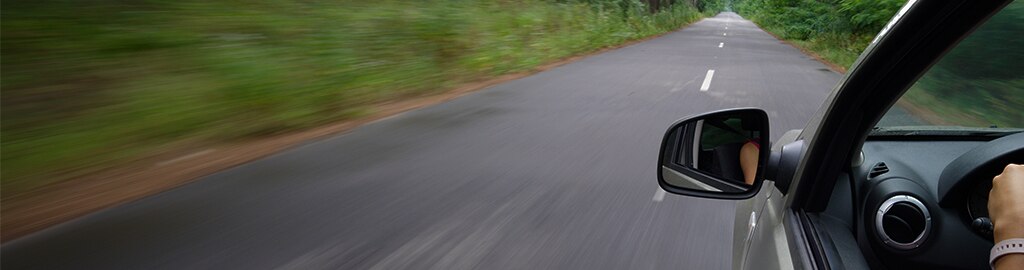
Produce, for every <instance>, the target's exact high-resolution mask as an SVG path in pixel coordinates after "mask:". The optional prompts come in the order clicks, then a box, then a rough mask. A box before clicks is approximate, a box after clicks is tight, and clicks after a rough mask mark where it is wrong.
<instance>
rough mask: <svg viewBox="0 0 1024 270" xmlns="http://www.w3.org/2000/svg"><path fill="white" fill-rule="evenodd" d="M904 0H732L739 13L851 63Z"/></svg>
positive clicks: (833, 60)
mask: <svg viewBox="0 0 1024 270" xmlns="http://www.w3.org/2000/svg"><path fill="white" fill-rule="evenodd" d="M904 3H906V0H824V1H821V0H733V8H734V9H735V10H736V12H737V13H739V14H740V15H741V16H743V17H745V18H747V19H749V20H752V21H754V22H755V23H757V24H758V25H759V26H761V27H762V28H764V29H765V30H767V31H768V32H771V33H772V34H775V35H776V36H778V37H780V38H782V39H785V40H787V41H790V42H792V43H795V44H796V45H798V46H800V47H803V48H804V49H807V50H810V51H813V52H815V53H817V54H818V55H819V56H821V57H822V58H824V59H825V60H826V61H829V62H831V63H833V64H836V65H838V66H840V67H843V68H848V67H850V65H851V64H853V61H854V60H857V56H859V55H860V53H861V52H862V51H864V48H865V47H867V45H868V43H870V42H871V39H873V38H874V37H875V34H877V33H878V31H879V30H881V29H882V27H884V26H885V24H886V23H888V22H889V19H890V18H892V16H893V15H895V14H896V11H899V9H900V7H902V6H903V4H904Z"/></svg>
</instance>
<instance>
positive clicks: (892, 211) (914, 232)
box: [875, 195, 932, 250]
mask: <svg viewBox="0 0 1024 270" xmlns="http://www.w3.org/2000/svg"><path fill="white" fill-rule="evenodd" d="M931 228H932V217H931V215H930V214H929V213H928V208H927V207H925V206H924V203H921V201H920V200H918V199H917V198H914V197H911V196H907V195H896V196H892V197H890V198H889V199H888V200H885V202H882V206H881V207H879V208H878V212H877V213H876V214H875V230H876V231H878V236H879V237H881V238H882V243H885V244H886V245H888V246H890V247H893V248H896V249H901V250H909V249H914V248H917V247H918V246H921V243H923V242H924V240H925V239H926V238H927V237H928V232H929V231H930V230H931Z"/></svg>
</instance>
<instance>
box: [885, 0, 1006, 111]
mask: <svg viewBox="0 0 1024 270" xmlns="http://www.w3.org/2000/svg"><path fill="white" fill-rule="evenodd" d="M1021 22H1024V3H1021V2H1014V3H1011V4H1010V5H1008V6H1006V8H1004V9H1003V10H1002V11H1000V12H999V13H997V14H996V15H995V16H992V18H990V19H989V20H988V21H987V22H985V24H983V25H982V26H981V27H979V28H978V29H977V30H975V31H974V33H972V34H971V35H970V36H968V37H967V38H965V39H964V40H963V41H961V42H960V44H958V45H957V46H956V47H955V48H954V49H953V50H951V51H950V52H949V53H948V54H946V56H944V57H943V58H942V59H941V60H939V62H938V63H937V64H935V66H933V67H932V68H931V70H929V71H928V72H927V73H925V75H924V76H922V77H921V79H920V80H918V82H917V84H915V85H914V87H912V88H911V89H910V90H909V91H907V94H906V95H905V96H904V99H905V100H906V101H908V102H911V103H912V104H915V105H917V106H918V107H922V108H928V109H929V110H931V111H933V112H934V113H935V116H936V117H934V118H938V119H940V120H941V121H943V123H936V124H948V125H960V126H972V127H988V126H992V125H995V126H999V127H1016V128H1022V127H1024V110H1021V108H1022V106H1024V95H1022V94H1024V74H1022V73H1021V72H1020V71H1021V70H1024V51H1021V48H1024V39H1021V38H1020V33H1024V24H1022V23H1021Z"/></svg>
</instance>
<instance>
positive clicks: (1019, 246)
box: [988, 238, 1024, 269]
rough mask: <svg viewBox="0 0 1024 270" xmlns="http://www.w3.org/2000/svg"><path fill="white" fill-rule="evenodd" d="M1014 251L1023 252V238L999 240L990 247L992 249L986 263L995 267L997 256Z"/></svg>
mask: <svg viewBox="0 0 1024 270" xmlns="http://www.w3.org/2000/svg"><path fill="white" fill-rule="evenodd" d="M1014 253H1020V254H1024V238H1010V239H1006V240H1003V241H999V243H997V244H996V245H995V246H993V247H992V251H991V252H990V253H989V256H988V265H989V266H990V267H992V269H995V267H996V266H995V265H996V260H998V259H999V257H1002V256H1004V255H1007V254H1014Z"/></svg>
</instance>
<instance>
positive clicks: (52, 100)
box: [0, 0, 702, 194]
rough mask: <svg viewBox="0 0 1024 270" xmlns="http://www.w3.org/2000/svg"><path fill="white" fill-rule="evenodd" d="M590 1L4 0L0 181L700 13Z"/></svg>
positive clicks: (595, 45)
mask: <svg viewBox="0 0 1024 270" xmlns="http://www.w3.org/2000/svg"><path fill="white" fill-rule="evenodd" d="M590 2H592V3H583V2H562V3H556V2H550V1H540V0H521V1H470V0H462V1H460V0H452V1H387V0H386V1H366V2H360V1H317V0H313V1H286V0H264V1H258V2H257V1H195V0H185V1H128V2H125V1H90V2H87V3H84V2H80V1H68V0H63V1H25V2H15V3H10V2H5V3H4V5H3V9H2V25H3V28H2V35H3V39H2V41H0V42H2V47H0V48H2V55H3V61H2V69H3V76H2V80H0V84H2V89H3V91H2V99H0V101H2V106H0V110H2V123H0V124H2V130H0V136H2V166H3V169H2V184H3V192H4V193H5V194H7V193H8V192H11V191H12V190H18V189H24V188H30V187H34V186H39V185H42V184H46V183H49V182H54V181H61V180H64V179H66V178H67V177H69V176H73V175H75V174H76V173H82V172H88V171H91V170H95V169H101V168H105V167H108V166H111V164H117V163H118V162H125V161H127V160H131V159H133V158H137V157H140V156H145V155H146V154H148V153H153V152H154V151H157V150H160V149H161V148H163V147H166V146H167V145H169V144H172V143H175V142H181V141H204V142H223V141H235V140H241V139H245V138H249V137H258V136H265V135H268V134H277V133H282V132H290V131H294V130H300V129H304V128H309V127H314V126H318V125H322V124H324V123H328V122H331V121H338V120H341V119H348V118H352V117H358V116H360V115H364V114H366V113H368V112H369V109H368V107H367V106H368V104H373V103H376V102H381V101H385V100H390V99H397V98H403V97H408V96H415V95H423V94H430V93H435V92H438V91H443V90H444V89H449V88H451V87H454V86H456V85H459V84H461V83H465V82H470V81H476V80H483V79H486V78H491V77H494V76H496V75H500V74H506V73H512V72H520V71H526V70H530V69H532V68H535V67H537V66H538V65H541V64H544V63H547V62H551V61H554V60H557V59H561V58H564V57H567V56H571V55H576V54H581V53H585V52H589V51H593V50H596V49H599V48H603V47H607V46H611V45H616V44H620V43H623V42H625V41H629V40H633V39H638V38H642V37H646V36H651V35H655V34H659V33H663V32H667V31H670V30H674V29H677V28H678V27H680V26H682V25H685V24H687V23H689V22H692V21H695V20H696V19H698V18H700V17H701V16H702V15H701V14H700V13H698V12H697V10H696V9H694V8H693V7H691V6H689V5H686V4H677V5H673V6H671V7H669V8H667V9H663V10H662V11H660V12H657V13H654V14H651V13H649V12H647V11H646V8H644V7H642V6H640V5H638V4H637V3H638V2H635V1H634V2H626V1H616V2H613V1H608V2H613V3H612V4H601V2H600V1H590ZM595 3H596V4H595Z"/></svg>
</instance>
